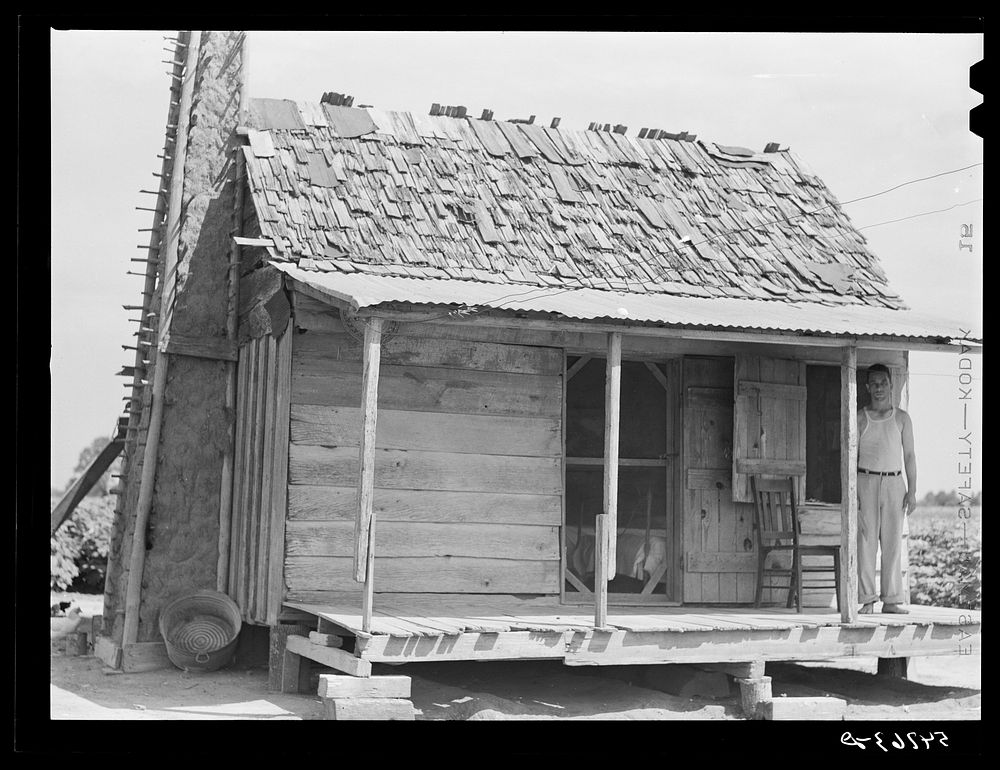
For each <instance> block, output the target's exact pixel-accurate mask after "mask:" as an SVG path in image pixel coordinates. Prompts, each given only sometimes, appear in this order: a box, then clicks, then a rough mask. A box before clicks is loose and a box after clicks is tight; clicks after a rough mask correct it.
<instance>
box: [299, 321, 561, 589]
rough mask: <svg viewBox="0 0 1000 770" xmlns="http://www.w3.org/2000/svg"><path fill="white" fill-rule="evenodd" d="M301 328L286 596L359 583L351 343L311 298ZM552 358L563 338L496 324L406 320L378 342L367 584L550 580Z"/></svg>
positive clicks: (555, 538) (553, 534)
mask: <svg viewBox="0 0 1000 770" xmlns="http://www.w3.org/2000/svg"><path fill="white" fill-rule="evenodd" d="M302 304H303V303H299V302H297V306H296V307H297V308H298V307H301V306H302ZM303 324H305V325H306V328H310V327H311V328H312V329H313V330H312V331H308V332H306V333H299V334H296V335H295V337H294V346H293V355H292V366H291V381H292V387H291V404H292V405H291V414H290V423H289V431H290V432H289V445H288V446H289V452H288V509H287V522H286V531H285V580H286V584H287V592H288V593H287V594H286V595H287V596H294V595H302V594H303V593H308V592H316V591H329V590H351V589H354V588H355V587H356V586H357V584H356V583H355V582H354V580H353V578H352V573H351V564H352V554H353V548H354V519H355V515H356V509H357V481H358V467H359V455H358V452H359V450H358V446H359V438H360V430H361V423H362V413H361V350H360V346H359V345H358V343H357V342H356V341H355V340H354V339H353V338H352V337H350V336H349V335H348V334H347V333H346V331H345V330H344V329H343V323H342V322H341V321H340V319H339V317H337V316H335V315H334V313H332V312H327V311H325V310H323V309H322V308H317V307H316V306H315V305H314V304H312V303H306V307H305V310H304V312H303V314H302V318H301V319H298V320H297V321H296V325H298V326H299V327H300V328H301V327H302V325H303ZM318 328H322V329H323V331H319V330H317V329H318ZM562 366H563V359H562V351H561V350H560V349H558V348H554V347H542V346H532V345H523V344H505V343H504V340H503V338H502V335H500V336H499V338H498V339H496V340H495V341H489V342H480V341H471V340H455V339H451V340H446V339H445V340H443V339H437V338H435V337H434V336H433V335H432V334H429V333H428V332H427V330H426V329H425V328H422V327H420V326H419V325H410V326H409V327H407V326H405V325H404V331H403V334H402V335H397V336H388V337H387V338H386V339H385V340H384V342H383V345H382V358H381V366H380V373H379V384H378V416H377V426H376V438H375V447H376V451H375V490H374V513H375V517H376V526H375V535H374V552H375V568H374V576H375V578H374V581H375V582H374V586H375V591H376V592H377V593H382V592H392V591H396V592H421V591H429V592H456V593H463V592H465V593H477V592H499V593H509V592H516V593H545V594H550V593H556V592H558V590H559V523H560V513H561V508H562V494H563V489H562V486H563V485H562V458H561V447H562V422H561V414H562V403H561V398H562Z"/></svg>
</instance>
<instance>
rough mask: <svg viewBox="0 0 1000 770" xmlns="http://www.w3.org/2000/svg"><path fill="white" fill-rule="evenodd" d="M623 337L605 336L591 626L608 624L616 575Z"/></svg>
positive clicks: (617, 334)
mask: <svg viewBox="0 0 1000 770" xmlns="http://www.w3.org/2000/svg"><path fill="white" fill-rule="evenodd" d="M621 375H622V335H621V332H610V333H609V334H608V363H607V370H606V373H605V379H604V511H603V514H602V515H601V516H598V519H597V521H596V522H595V524H596V527H595V531H594V537H595V543H594V545H595V547H594V555H595V558H596V559H597V564H596V565H595V570H594V595H595V599H596V603H597V607H596V611H595V615H594V625H595V626H597V627H598V628H600V627H602V626H604V625H605V624H606V621H607V607H608V581H609V580H611V579H613V578H614V576H615V573H616V572H617V571H618V567H617V564H616V558H615V555H616V552H617V550H618V547H617V542H616V541H617V539H618V538H617V534H618V434H619V423H620V419H619V417H620V412H621Z"/></svg>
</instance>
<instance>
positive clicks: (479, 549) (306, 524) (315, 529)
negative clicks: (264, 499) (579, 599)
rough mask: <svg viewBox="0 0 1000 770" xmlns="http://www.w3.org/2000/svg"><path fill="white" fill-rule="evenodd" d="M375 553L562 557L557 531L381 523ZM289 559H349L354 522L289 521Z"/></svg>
mask: <svg viewBox="0 0 1000 770" xmlns="http://www.w3.org/2000/svg"><path fill="white" fill-rule="evenodd" d="M377 532H378V541H377V548H376V555H377V556H378V557H403V556H471V557H479V558H490V557H495V556H497V555H499V554H502V555H503V558H505V559H525V560H536V559H541V560H546V559H558V558H559V532H558V528H557V527H535V526H522V525H516V524H455V523H440V524H439V523H433V524H428V523H423V522H420V523H416V522H400V521H379V522H378V530H377ZM285 537H286V544H287V550H288V555H289V556H351V555H352V554H353V552H354V522H353V521H290V522H288V525H287V528H286V535H285Z"/></svg>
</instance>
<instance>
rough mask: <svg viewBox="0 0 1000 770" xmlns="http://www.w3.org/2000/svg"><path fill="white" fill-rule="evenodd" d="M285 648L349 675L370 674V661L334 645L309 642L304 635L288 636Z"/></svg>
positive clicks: (366, 675)
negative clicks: (322, 645)
mask: <svg viewBox="0 0 1000 770" xmlns="http://www.w3.org/2000/svg"><path fill="white" fill-rule="evenodd" d="M285 649H286V650H287V651H288V652H290V653H292V654H294V655H301V656H302V657H303V658H309V660H314V661H316V662H317V663H320V664H322V665H324V666H329V667H330V668H335V669H337V671H343V672H344V673H345V674H350V675H351V676H362V677H369V676H371V675H372V666H371V663H369V662H368V661H365V660H361V659H360V658H358V657H356V656H354V655H351V653H349V652H344V651H343V650H338V649H337V648H335V647H320V646H319V645H316V644H313V643H311V642H310V641H309V640H308V639H307V638H306V637H304V636H295V635H292V636H289V637H288V639H287V640H286V642H285Z"/></svg>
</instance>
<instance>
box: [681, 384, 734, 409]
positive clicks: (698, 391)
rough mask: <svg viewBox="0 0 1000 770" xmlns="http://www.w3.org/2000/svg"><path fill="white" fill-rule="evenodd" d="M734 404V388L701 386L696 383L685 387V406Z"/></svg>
mask: <svg viewBox="0 0 1000 770" xmlns="http://www.w3.org/2000/svg"><path fill="white" fill-rule="evenodd" d="M732 404H733V391H732V388H721V387H720V388H716V387H701V386H695V385H691V386H689V387H687V388H685V393H684V407H685V408H686V409H702V408H705V407H709V408H711V407H718V406H732Z"/></svg>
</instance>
